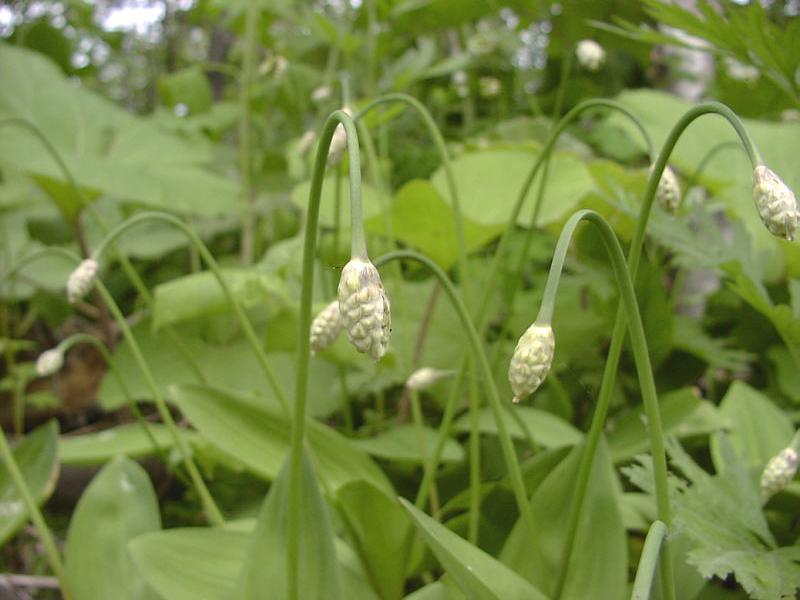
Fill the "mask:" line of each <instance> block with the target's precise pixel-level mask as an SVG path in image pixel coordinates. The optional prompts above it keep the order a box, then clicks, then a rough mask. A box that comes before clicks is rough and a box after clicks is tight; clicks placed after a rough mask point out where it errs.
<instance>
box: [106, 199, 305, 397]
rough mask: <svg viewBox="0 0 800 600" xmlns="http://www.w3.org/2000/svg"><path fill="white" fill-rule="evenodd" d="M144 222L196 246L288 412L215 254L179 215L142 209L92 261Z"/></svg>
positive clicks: (117, 229) (108, 239) (110, 237)
mask: <svg viewBox="0 0 800 600" xmlns="http://www.w3.org/2000/svg"><path fill="white" fill-rule="evenodd" d="M147 221H163V222H165V223H169V224H171V225H173V226H174V227H176V228H177V229H179V230H180V231H182V232H183V233H184V234H185V235H186V237H187V238H188V239H189V241H190V242H191V244H192V246H194V248H196V249H197V251H198V252H199V253H200V257H201V258H202V259H203V260H204V261H205V263H206V265H208V268H209V269H211V272H212V273H213V274H214V278H215V279H216V280H217V283H219V285H220V287H221V288H222V292H223V293H224V294H225V297H226V298H227V300H228V302H229V303H230V305H231V307H232V308H233V312H234V314H235V315H236V318H237V320H238V321H239V326H240V327H241V328H242V332H243V333H244V336H245V338H246V339H247V341H248V342H249V344H250V347H251V348H252V350H253V353H254V354H255V356H256V360H257V361H258V364H259V366H260V367H261V369H262V371H264V375H265V376H266V378H267V383H269V386H270V388H271V389H272V392H273V394H274V395H275V398H277V400H278V402H279V403H280V404H281V406H282V407H283V409H284V411H286V412H287V413H288V412H289V401H288V400H287V399H286V394H284V392H283V388H281V386H280V384H279V383H278V379H277V377H276V376H275V373H274V371H273V370H272V367H271V366H270V364H269V359H268V358H267V355H266V353H265V352H264V349H263V348H262V346H261V344H260V343H259V341H258V338H257V336H256V334H255V331H254V330H253V326H252V325H251V324H250V320H249V319H248V318H247V315H246V314H245V313H244V310H243V309H242V307H241V305H240V304H239V302H238V300H236V297H235V296H234V295H233V292H232V291H231V288H230V286H229V285H228V282H227V281H225V278H224V277H223V276H222V270H221V269H220V267H219V264H218V263H217V261H216V259H215V258H214V255H213V254H211V251H210V250H209V249H208V247H207V246H206V245H205V244H204V243H203V241H202V240H201V239H200V237H199V236H198V235H197V234H196V233H195V232H194V231H193V230H192V229H191V227H189V226H188V225H186V224H185V223H184V222H183V221H181V220H180V219H179V218H177V217H175V216H173V215H170V214H168V213H162V212H142V213H139V214H138V215H135V216H133V217H131V218H130V219H128V220H127V221H124V222H122V223H120V224H119V225H117V226H116V227H115V228H114V229H113V230H112V231H111V233H109V234H108V235H107V236H106V237H105V238H104V239H103V241H102V242H100V244H99V245H98V246H97V248H96V249H95V251H94V252H93V254H92V256H93V257H94V258H95V260H98V261H99V260H100V258H101V257H102V256H103V252H104V251H105V250H106V248H108V246H109V245H110V244H111V243H113V242H114V240H116V239H117V238H118V237H119V236H121V235H122V234H123V233H125V232H126V231H128V230H129V229H131V228H133V227H134V226H136V225H138V224H140V223H144V222H147ZM306 335H308V330H306Z"/></svg>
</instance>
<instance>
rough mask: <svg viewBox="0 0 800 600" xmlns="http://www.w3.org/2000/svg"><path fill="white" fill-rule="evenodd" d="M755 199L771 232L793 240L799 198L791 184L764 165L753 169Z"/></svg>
mask: <svg viewBox="0 0 800 600" xmlns="http://www.w3.org/2000/svg"><path fill="white" fill-rule="evenodd" d="M753 199H754V200H755V203H756V208H757V209H758V214H759V215H760V216H761V220H762V221H763V222H764V225H766V227H767V229H769V231H770V233H772V234H773V235H777V236H780V237H785V238H786V239H787V240H791V239H792V238H793V237H794V230H795V229H796V228H797V220H798V214H797V200H796V199H795V196H794V192H792V190H790V189H789V186H787V185H786V184H785V183H784V182H783V181H782V180H781V178H780V177H778V176H777V175H776V174H775V172H774V171H772V170H771V169H769V168H767V167H765V166H764V165H759V166H757V167H756V168H755V170H754V171H753Z"/></svg>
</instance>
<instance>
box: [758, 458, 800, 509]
mask: <svg viewBox="0 0 800 600" xmlns="http://www.w3.org/2000/svg"><path fill="white" fill-rule="evenodd" d="M798 465H800V456H798V454H797V452H796V451H795V450H794V448H791V447H790V448H784V449H783V450H781V451H780V452H778V454H776V455H775V456H773V457H772V458H771V459H770V460H769V462H768V463H767V466H766V467H764V472H763V473H762V474H761V497H762V498H763V499H764V501H767V500H769V498H770V497H772V496H773V495H775V494H777V493H778V492H780V491H781V490H783V489H784V488H785V487H786V486H787V485H789V483H790V482H791V481H792V480H793V479H794V476H795V475H796V474H797V467H798Z"/></svg>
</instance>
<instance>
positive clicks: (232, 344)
mask: <svg viewBox="0 0 800 600" xmlns="http://www.w3.org/2000/svg"><path fill="white" fill-rule="evenodd" d="M278 319H280V313H279V315H278V316H277V317H276V319H274V320H272V321H270V323H268V324H267V329H269V330H270V331H273V330H275V329H278V328H279V326H280V323H279V321H278ZM200 325H201V326H202V327H205V326H206V325H208V323H206V322H203V323H201V324H200ZM209 327H210V325H209ZM212 331H213V330H212ZM179 332H180V334H181V341H182V342H183V344H184V346H185V347H186V349H187V350H188V351H189V353H190V354H191V356H192V358H193V360H194V361H195V363H197V365H198V366H199V368H200V369H201V370H202V371H203V373H204V374H205V376H206V379H207V380H208V381H213V382H214V384H215V385H217V386H218V387H224V388H228V389H231V390H236V391H238V392H243V393H257V394H259V395H265V396H266V397H268V398H272V392H271V388H270V386H269V383H268V382H267V378H266V376H265V375H264V372H263V371H262V369H261V366H260V365H259V364H258V361H257V360H256V357H255V355H254V354H253V349H252V348H251V346H250V344H249V343H248V342H247V340H246V339H245V338H244V336H237V337H235V338H234V339H230V334H231V332H230V331H224V332H222V337H223V339H222V341H214V340H209V339H207V338H208V337H211V334H209V335H208V336H207V338H205V339H201V338H200V337H199V336H198V335H197V333H196V332H194V331H192V330H191V329H190V328H189V327H186V328H180V329H179ZM133 333H134V335H135V336H136V340H137V342H138V344H139V347H140V348H141V350H142V353H143V354H144V356H145V359H146V360H147V364H148V366H149V367H150V370H151V371H152V373H153V376H154V377H155V380H156V383H157V384H158V387H159V388H160V390H161V392H162V393H163V394H166V392H167V388H168V387H169V386H170V385H174V384H182V383H195V382H197V375H195V374H194V372H193V371H192V370H191V368H190V367H189V365H188V364H187V362H186V360H185V359H184V358H183V356H182V355H181V353H180V352H179V351H178V349H177V348H176V346H175V344H174V342H173V341H172V339H171V338H170V337H169V336H167V335H166V334H165V333H163V332H155V331H153V328H152V326H151V324H150V321H142V322H141V323H138V324H137V325H135V326H134V327H133ZM256 336H257V337H258V338H259V339H264V338H263V336H264V329H263V328H257V329H256ZM292 336H293V338H292V339H294V336H296V330H294V331H292ZM268 359H269V364H270V366H271V367H272V370H273V371H274V373H275V376H276V378H277V379H278V383H279V384H280V386H281V388H282V389H283V390H284V393H285V394H286V395H287V396H288V397H289V398H291V397H292V394H293V390H294V385H295V379H296V378H295V367H294V360H295V359H294V356H291V355H289V354H287V353H285V352H272V353H270V354H269V355H268ZM113 361H114V367H115V368H116V369H117V370H118V371H119V373H120V374H121V375H122V377H123V378H124V380H125V382H126V384H127V387H128V389H129V390H130V392H131V394H132V395H133V397H134V398H136V399H139V400H152V394H151V393H150V388H149V387H148V386H147V384H146V382H145V381H144V379H143V378H142V376H141V371H140V370H139V367H138V366H137V364H136V361H135V360H134V357H133V354H132V353H131V349H130V346H129V345H128V343H127V342H125V341H124V340H123V341H122V342H121V343H120V344H119V345H118V346H117V348H116V349H115V352H114V358H113ZM309 373H310V377H309V389H308V396H309V407H308V409H309V414H310V415H312V416H314V417H325V416H328V415H330V414H331V413H333V412H335V411H337V410H339V409H340V408H341V395H340V394H339V392H338V382H337V373H336V367H335V366H334V365H332V364H330V363H328V362H326V361H322V360H312V361H311V364H310V365H309ZM98 397H99V399H100V405H101V406H102V407H103V408H105V409H106V410H113V409H116V408H119V407H121V406H124V405H125V402H126V400H125V395H124V394H123V391H122V390H121V389H120V388H119V385H118V383H117V381H116V379H115V378H114V377H112V376H111V375H109V374H106V376H105V377H104V378H103V384H102V386H101V388H100V392H99V393H98Z"/></svg>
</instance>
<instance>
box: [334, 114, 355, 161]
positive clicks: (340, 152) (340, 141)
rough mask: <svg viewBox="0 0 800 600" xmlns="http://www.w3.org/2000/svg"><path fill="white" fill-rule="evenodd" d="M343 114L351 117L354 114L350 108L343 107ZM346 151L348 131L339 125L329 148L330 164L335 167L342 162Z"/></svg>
mask: <svg viewBox="0 0 800 600" xmlns="http://www.w3.org/2000/svg"><path fill="white" fill-rule="evenodd" d="M342 112H344V113H347V114H348V115H349V116H351V117H352V116H353V112H352V111H351V110H350V107H349V106H344V107H342ZM346 149H347V131H346V130H345V128H344V125H342V124H341V123H339V124H338V125H337V126H336V129H335V131H334V132H333V137H332V138H331V145H330V146H329V147H328V164H329V165H335V164H337V163H338V162H339V161H340V160H342V156H344V151H345V150H346Z"/></svg>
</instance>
